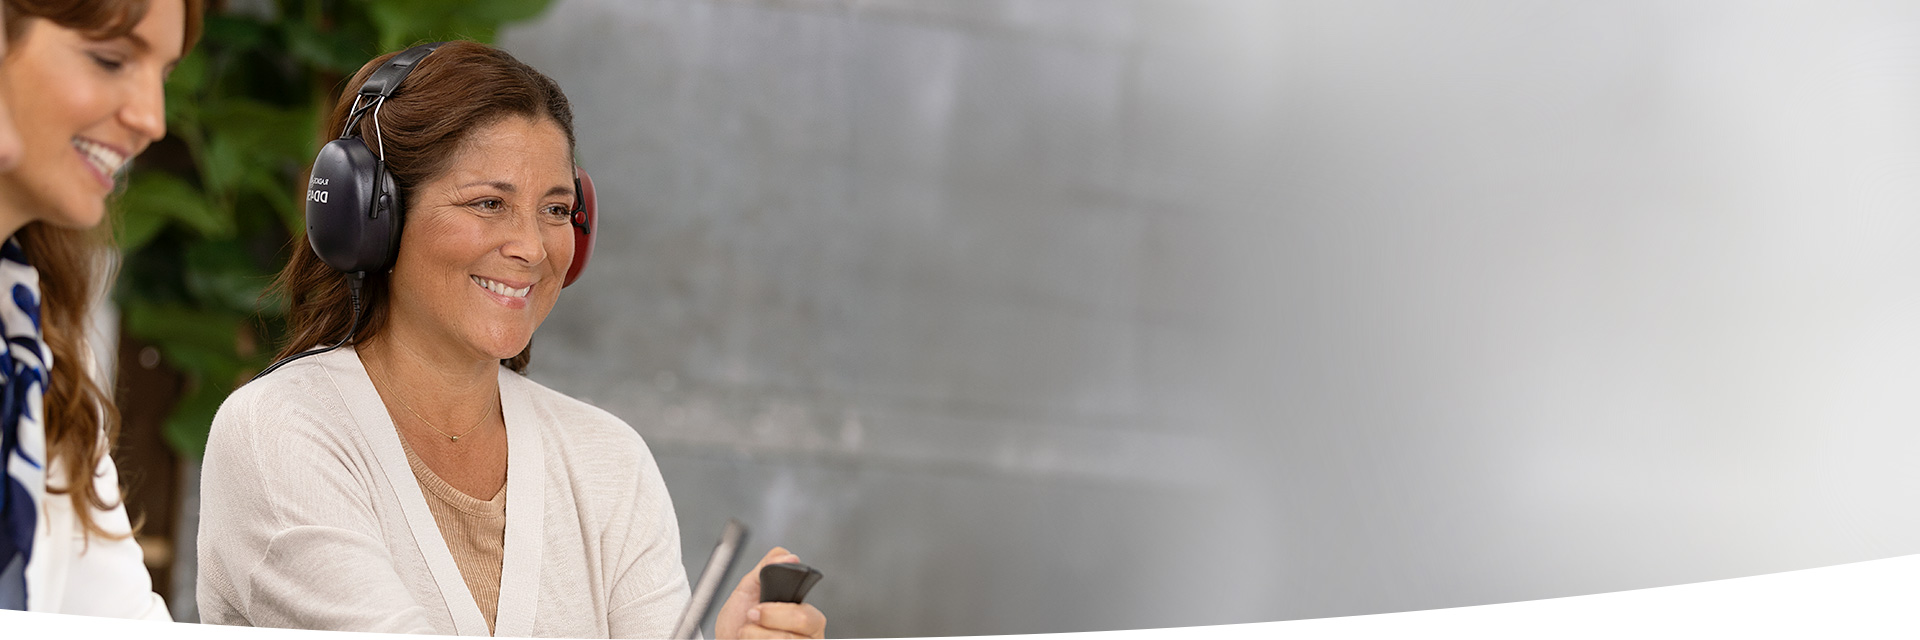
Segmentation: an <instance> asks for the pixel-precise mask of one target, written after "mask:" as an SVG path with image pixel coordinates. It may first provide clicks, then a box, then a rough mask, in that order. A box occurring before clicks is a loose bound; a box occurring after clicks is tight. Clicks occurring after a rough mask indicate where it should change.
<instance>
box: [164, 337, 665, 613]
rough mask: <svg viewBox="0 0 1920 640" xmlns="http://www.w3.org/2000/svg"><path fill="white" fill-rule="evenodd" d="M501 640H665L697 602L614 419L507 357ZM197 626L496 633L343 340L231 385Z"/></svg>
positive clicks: (203, 516)
mask: <svg viewBox="0 0 1920 640" xmlns="http://www.w3.org/2000/svg"><path fill="white" fill-rule="evenodd" d="M499 380H500V403H501V408H502V411H503V412H504V415H505V417H506V424H507V532H506V548H505V554H504V557H503V559H502V563H501V564H502V567H501V580H500V601H499V611H498V613H497V617H496V620H495V623H496V629H497V632H498V634H499V635H501V636H534V635H538V636H565V637H575V638H584V637H653V638H659V637H666V636H667V635H669V634H671V633H672V632H673V626H674V624H675V622H677V619H678V617H679V615H680V610H681V609H682V608H684V607H685V605H686V602H687V599H688V588H687V577H686V572H685V570H684V569H683V568H682V567H681V565H680V534H679V527H678V525H677V524H676V523H675V520H674V514H673V503H672V501H671V500H670V499H669V498H668V496H667V490H666V485H665V484H664V483H663V482H662V481H661V479H660V471H659V469H658V467H656V466H655V465H654V461H653V455H652V454H651V453H649V452H648V450H647V446H646V444H645V443H644V442H642V441H641V439H640V436H639V435H638V434H636V433H634V431H633V429H632V428H631V427H629V426H627V424H626V423H624V422H622V421H621V420H620V419H619V418H615V417H613V416H612V415H611V414H608V413H607V412H605V411H601V410H599V409H597V408H594V407H593V406H590V405H588V404H586V403H583V402H580V401H578V400H574V399H572V398H569V397H567V396H565V395H562V394H560V393H558V392H556V391H553V390H551V389H548V388H546V387H543V386H541V385H539V384H538V383H535V382H533V381H531V380H528V379H526V378H524V377H521V376H520V375H519V374H516V373H513V372H512V371H509V370H506V369H505V368H502V369H501V370H500V378H499ZM200 486H201V488H200V494H201V498H200V499H201V505H200V535H199V540H200V558H199V562H200V576H199V588H198V592H199V593H198V595H199V604H200V616H201V620H202V621H204V622H208V623H213V624H235V625H251V626H262V627H290V628H304V629H329V630H351V631H387V632H425V633H438V634H449V635H453V634H458V635H482V636H484V635H487V623H486V621H485V620H484V619H483V618H482V617H481V615H480V609H479V607H478V606H476V605H475V604H474V601H473V596H472V595H471V594H470V593H469V592H468V590H467V585H466V583H465V581H463V580H462V579H461V577H460V571H459V569H458V568H457V567H455V565H454V561H453V557H452V555H451V554H450V553H449V552H448V551H447V545H446V543H445V541H444V540H443V539H442V538H441V537H440V531H439V529H438V527H436V526H435V525H434V522H433V515H432V514H431V513H430V512H429V511H428V508H427V504H426V499H425V498H424V497H423V495H422V494H421V491H420V485H419V483H418V482H417V481H416V480H415V479H414V476H413V472H412V471H411V469H410V468H409V467H408V466H407V460H406V454H405V453H404V452H403V451H402V449H401V448H400V440H399V435H398V434H397V433H396V432H395V431H394V427H393V423H392V422H391V420H390V418H389V417H388V415H387V412H386V410H385V408H384V407H383V406H382V405H381V403H380V397H379V395H378V394H376V393H375V392H374V389H373V383H372V382H371V381H370V380H369V379H368V377H367V373H366V370H365V369H364V368H362V367H361V365H360V359H359V357H358V356H357V355H355V354H354V352H353V350H352V349H351V348H346V349H340V350H338V351H334V352H331V353H325V354H321V355H317V356H312V357H308V358H306V359H303V360H299V361H296V362H294V363H291V364H288V365H287V366H285V367H283V368H281V370H279V371H277V372H275V373H273V374H272V375H269V376H267V377H265V378H262V379H260V380H258V381H255V382H253V383H250V384H248V385H246V386H245V387H242V388H241V389H240V390H238V391H235V392H234V393H233V395H232V396H230V397H228V398H227V400H226V402H224V403H222V404H221V405H220V412H219V414H218V415H216V416H215V417H214V420H213V429H212V435H211V437H210V439H209V440H208V442H207V453H206V458H205V460H204V462H203V466H202V470H201V476H200Z"/></svg>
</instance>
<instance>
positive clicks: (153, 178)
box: [118, 171, 230, 249]
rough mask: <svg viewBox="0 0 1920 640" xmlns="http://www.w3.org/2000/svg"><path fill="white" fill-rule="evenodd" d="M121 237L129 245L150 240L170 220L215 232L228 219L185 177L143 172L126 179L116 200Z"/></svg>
mask: <svg viewBox="0 0 1920 640" xmlns="http://www.w3.org/2000/svg"><path fill="white" fill-rule="evenodd" d="M118 206H119V207H120V211H121V214H120V219H121V220H123V223H122V224H123V230H124V231H125V235H124V236H122V238H123V241H124V242H126V246H127V247H128V248H129V249H132V248H138V247H140V246H142V245H145V244H146V243H147V241H149V240H151V239H152V238H153V236H154V234H156V233H158V232H159V230H160V228H161V227H163V226H165V224H166V223H167V222H169V221H176V222H179V223H181V224H184V225H186V226H187V227H188V228H191V229H193V230H195V231H198V232H200V233H202V234H208V235H211V234H216V233H219V232H220V231H221V230H223V229H226V228H227V227H228V226H229V224H230V221H229V220H227V219H226V216H225V215H224V214H223V213H222V212H220V211H219V210H217V208H216V207H214V206H213V204H212V203H209V202H207V198H206V195H205V194H203V193H201V192H200V190H198V189H195V188H194V187H193V185H190V184H187V181H185V180H181V179H180V178H178V177H176V176H174V175H172V174H166V173H159V172H151V171H149V172H142V173H136V174H134V175H133V177H132V178H129V179H128V183H127V192H126V193H124V194H121V196H120V198H119V200H118Z"/></svg>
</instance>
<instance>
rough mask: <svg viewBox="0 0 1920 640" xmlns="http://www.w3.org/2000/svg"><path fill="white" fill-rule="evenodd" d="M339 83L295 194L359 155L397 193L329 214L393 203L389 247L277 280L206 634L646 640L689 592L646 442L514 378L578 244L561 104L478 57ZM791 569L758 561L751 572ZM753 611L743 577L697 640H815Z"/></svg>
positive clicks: (212, 544)
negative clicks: (709, 630) (707, 638)
mask: <svg viewBox="0 0 1920 640" xmlns="http://www.w3.org/2000/svg"><path fill="white" fill-rule="evenodd" d="M402 56H405V57H402ZM390 61H392V63H391V64H389V62H390ZM347 86H348V87H354V88H356V89H355V92H354V93H349V94H348V95H347V96H346V97H345V98H343V99H342V100H341V101H340V104H339V105H337V106H336V107H335V109H334V110H333V114H332V117H331V119H330V121H329V122H328V124H327V125H326V128H325V129H324V131H326V132H327V134H328V135H329V137H331V136H333V135H340V132H343V131H344V132H346V135H345V136H344V137H342V138H341V139H339V140H335V141H332V142H329V143H328V145H327V146H326V147H325V148H323V150H322V152H321V159H322V160H321V161H316V163H315V170H314V175H313V177H312V178H311V179H310V180H309V186H312V187H317V188H323V189H324V190H325V192H326V193H328V194H329V197H328V198H327V199H328V200H338V199H340V198H341V197H342V195H341V194H345V193H348V192H349V191H348V190H347V189H345V188H344V187H343V185H344V184H346V183H349V182H351V183H354V184H361V183H363V182H364V183H367V184H372V183H375V182H377V181H378V180H379V178H377V177H373V176H370V175H363V174H359V173H354V172H351V171H341V172H340V173H334V171H335V170H334V169H329V168H326V167H331V166H335V165H333V164H330V163H333V162H335V160H332V159H333V158H351V157H360V158H365V159H367V164H368V165H372V164H373V163H374V162H375V161H373V160H372V158H373V157H374V156H373V155H371V154H372V153H373V152H374V151H375V150H377V151H378V153H379V156H378V157H380V158H382V159H383V162H381V163H380V165H379V166H380V168H381V170H384V171H385V172H386V173H388V174H390V175H391V177H392V184H393V189H394V191H396V192H397V193H382V194H380V195H377V196H374V197H372V198H370V199H369V200H368V201H366V202H364V203H362V202H354V203H349V204H347V205H346V206H350V207H352V208H350V209H348V210H347V215H346V216H345V218H346V219H348V220H351V221H354V222H353V223H354V224H359V222H358V221H360V220H363V219H368V220H370V219H373V216H372V215H370V214H376V213H378V212H380V211H388V212H390V213H389V214H385V215H388V220H390V221H391V222H390V224H392V225H397V226H398V228H399V230H398V234H399V244H398V247H397V249H395V250H393V251H394V253H391V254H389V253H387V251H388V249H387V247H388V246H389V243H388V241H387V239H386V238H387V236H386V232H385V231H381V232H379V233H375V234H372V235H375V236H378V237H377V238H376V239H375V240H373V241H370V242H368V243H367V246H366V247H362V246H361V245H360V244H358V243H356V242H351V241H345V240H343V241H342V242H341V243H340V244H343V245H347V244H350V245H352V249H355V250H347V249H343V248H342V247H339V246H335V244H334V241H333V240H331V239H322V240H317V241H314V242H312V243H310V242H308V241H306V240H305V239H303V240H300V241H296V242H295V246H294V248H293V252H294V255H293V258H292V259H291V260H290V261H289V263H288V264H287V267H286V269H285V270H284V271H282V272H281V275H280V281H279V284H278V286H279V287H280V288H281V289H282V291H284V292H285V293H286V296H287V300H288V301H289V303H290V309H289V311H288V317H289V322H288V332H289V333H290V334H291V335H292V339H291V341H290V342H289V343H288V344H287V345H286V346H285V347H284V348H283V349H282V350H281V357H282V363H285V366H284V367H281V368H280V369H279V370H278V372H276V373H273V374H272V375H265V376H263V377H262V378H260V379H258V380H256V381H254V382H250V383H248V384H247V385H246V386H244V387H242V388H241V389H240V390H238V391H236V392H234V394H233V395H232V396H230V397H228V398H227V400H226V402H225V403H223V404H222V405H221V406H220V412H219V414H218V415H217V416H216V417H215V418H214V421H213V427H212V429H211V432H210V435H209V438H208V441H207V452H206V457H205V459H204V462H203V466H202V471H201V517H200V535H199V542H200V556H199V561H200V582H199V589H198V596H199V604H200V613H201V617H202V620H204V621H206V622H210V623H217V624H239V625H253V626H274V627H297V628H310V629H331V630H351V631H392V632H426V633H439V634H461V635H487V634H493V635H502V636H528V635H540V636H563V637H643V638H659V637H666V636H667V635H669V634H671V633H672V632H673V631H674V626H675V623H676V622H677V617H678V616H679V614H680V613H681V609H682V608H683V607H684V606H685V604H686V602H687V600H688V599H689V597H688V587H687V578H686V573H685V571H684V569H682V567H681V565H680V558H681V556H680V539H679V528H678V526H677V525H676V523H675V518H674V512H673V504H672V501H671V500H670V499H669V497H668V496H667V490H666V485H665V483H664V482H663V481H662V480H661V477H660V472H659V469H658V468H657V467H656V466H655V465H654V460H653V456H652V454H651V453H650V452H649V451H648V449H647V446H646V443H645V442H643V441H642V440H641V438H640V436H639V435H638V434H637V433H636V432H635V431H634V429H633V427H631V426H629V425H627V424H626V423H625V422H622V421H621V420H620V419H619V418H616V417H614V416H613V415H611V414H608V413H607V412H605V411H602V410H600V409H598V408H595V407H593V406H591V405H588V404H586V403H584V402H581V401H579V400H575V399H573V398H570V397H567V396H565V395H563V394H560V393H558V392H556V391H553V390H552V389H548V388H546V387H544V386H541V385H540V384H538V383H535V382H533V381H531V380H528V379H527V378H525V377H524V376H522V375H520V374H522V373H524V372H525V371H526V368H527V364H528V361H529V358H530V353H531V352H530V349H531V346H530V345H531V342H532V340H533V333H534V330H535V329H537V328H539V326H540V323H541V322H542V321H544V320H545V319H546V317H547V314H548V312H550V311H552V310H553V306H554V302H555V301H556V300H557V299H558V298H559V296H560V289H561V287H563V286H565V284H566V282H567V280H568V276H569V273H570V271H571V270H572V268H573V263H574V260H573V258H574V254H575V251H576V250H582V248H580V247H576V242H578V241H579V239H581V238H584V237H585V236H583V235H576V231H575V224H576V223H577V222H578V221H579V218H576V212H578V211H584V210H585V208H586V207H584V206H578V205H583V204H584V201H585V198H584V194H585V193H587V192H588V190H587V189H586V188H585V187H584V184H583V183H576V182H575V179H576V176H577V175H578V174H577V173H576V170H575V169H574V166H573V147H574V135H573V113H572V109H571V107H569V106H568V103H567V99H566V96H565V95H563V94H562V93H561V92H560V87H559V86H558V85H557V84H555V83H554V81H553V80H552V79H549V78H548V77H546V76H545V75H542V74H540V72H538V71H535V70H533V69H532V68H531V67H528V66H527V65H525V64H522V63H521V62H520V61H518V60H515V59H514V58H513V57H512V56H510V55H508V54H507V53H506V52H504V51H500V50H498V49H494V48H491V47H487V46H485V45H481V44H477V43H472V42H450V43H442V44H438V45H423V46H421V47H416V48H414V49H409V50H408V51H405V52H402V53H399V54H394V55H389V56H383V57H381V58H378V59H375V60H374V61H373V62H370V63H368V64H367V66H366V67H364V68H362V69H361V70H360V73H359V74H358V75H357V76H355V77H354V79H353V80H352V81H350V82H349V83H348V85H347ZM368 87H371V89H369V88H368ZM383 88H384V91H383ZM367 92H371V93H367ZM356 96H357V97H356ZM369 96H374V97H372V98H371V99H369ZM355 134H357V136H358V137H354V135H355ZM341 147H346V148H345V149H342V148H341ZM336 153H337V154H338V155H334V154H336ZM355 154H358V155H355ZM352 162H355V161H351V160H340V161H338V163H339V166H357V165H353V164H352ZM366 168H367V169H368V170H369V171H371V170H373V167H372V166H368V167H366ZM342 173H345V174H348V175H341V174H342ZM361 178H367V179H366V180H364V181H363V180H361ZM576 190H580V191H581V193H576ZM320 191H321V189H316V192H315V193H316V194H317V193H318V192H320ZM390 196H397V198H390ZM309 198H310V200H311V202H313V203H314V204H310V205H309V208H308V216H309V217H308V229H309V231H310V233H311V235H312V237H314V238H334V237H335V234H333V231H336V229H334V228H333V227H332V226H330V225H331V224H332V223H331V222H328V221H330V220H334V219H335V218H333V217H332V216H333V215H334V208H335V207H338V206H342V204H341V203H340V202H324V203H323V202H321V199H320V198H319V197H318V196H317V195H310V196H309ZM356 199H357V198H356ZM382 202H384V203H387V204H386V205H381V204H376V203H382ZM316 211H317V212H318V214H317V215H316ZM368 224H371V223H368ZM381 224H389V223H381ZM589 226H590V225H589ZM383 228H385V227H383ZM360 229H361V228H360V227H355V230H356V231H358V230H360ZM339 237H340V238H348V239H352V240H360V239H364V238H365V237H366V236H364V235H362V234H359V233H342V234H339ZM322 246H325V247H326V248H324V249H320V250H319V251H316V249H319V248H320V247H322ZM363 248H364V249H368V251H366V252H362V251H358V250H357V249H363ZM336 250H338V251H336ZM335 267H339V268H340V269H341V270H336V269H335ZM342 270H346V271H351V273H343V272H342ZM363 303H364V304H363ZM363 307H364V309H363ZM363 322H364V324H363V325H362V323H363ZM322 345H336V346H338V347H339V348H338V349H333V348H331V347H325V348H319V349H316V348H317V347H322ZM302 355H312V356H313V357H304V358H301V359H298V360H291V358H295V357H298V356H302ZM797 560H798V558H797V557H796V556H794V555H792V554H789V553H787V552H786V551H785V550H783V549H778V548H776V549H774V550H773V551H771V552H769V553H768V554H767V556H766V557H765V558H764V559H763V560H762V561H761V562H762V564H767V563H773V562H792V561H797ZM758 596H759V578H758V572H757V571H752V572H749V573H748V577H747V578H746V579H744V580H743V581H742V582H741V584H740V587H739V588H738V589H736V590H735V592H734V594H733V597H732V598H731V599H730V600H729V601H728V603H727V605H726V606H725V607H723V608H722V610H721V613H720V618H719V620H718V621H717V622H716V627H715V635H716V636H718V637H721V638H755V637H765V638H789V637H820V636H822V635H823V634H824V633H825V627H826V618H825V616H824V615H823V614H821V613H820V610H819V609H816V608H814V607H813V606H812V605H806V604H792V603H779V602H772V603H760V602H758V600H759V598H758Z"/></svg>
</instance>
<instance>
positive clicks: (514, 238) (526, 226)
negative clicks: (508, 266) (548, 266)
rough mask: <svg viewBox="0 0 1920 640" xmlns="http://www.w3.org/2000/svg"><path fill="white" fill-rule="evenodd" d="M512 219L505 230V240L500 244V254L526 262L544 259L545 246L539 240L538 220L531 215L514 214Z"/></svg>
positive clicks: (545, 255)
mask: <svg viewBox="0 0 1920 640" xmlns="http://www.w3.org/2000/svg"><path fill="white" fill-rule="evenodd" d="M513 220H514V221H513V223H511V224H509V225H508V227H510V228H509V229H507V230H506V233H507V237H506V239H505V242H502V243H501V244H500V254H501V255H504V256H506V257H509V258H513V259H515V260H519V261H522V262H525V263H527V264H540V263H541V262H543V261H545V260H546V259H547V246H546V243H544V242H541V237H540V222H539V221H538V220H535V219H533V217H532V216H514V217H513Z"/></svg>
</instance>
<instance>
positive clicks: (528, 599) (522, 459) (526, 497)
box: [315, 347, 547, 637]
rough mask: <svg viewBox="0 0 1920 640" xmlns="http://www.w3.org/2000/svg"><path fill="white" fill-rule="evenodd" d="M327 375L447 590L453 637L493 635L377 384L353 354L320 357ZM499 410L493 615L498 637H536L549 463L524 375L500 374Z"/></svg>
mask: <svg viewBox="0 0 1920 640" xmlns="http://www.w3.org/2000/svg"><path fill="white" fill-rule="evenodd" d="M315 360H318V361H319V362H320V363H321V364H322V365H323V366H324V367H325V370H326V372H327V374H328V376H329V377H330V378H332V380H333V383H334V385H335V386H336V388H338V390H339V391H340V395H341V397H342V398H345V399H346V400H347V410H348V411H349V412H350V413H351V414H352V416H353V421H354V423H355V424H356V425H357V426H358V427H359V428H360V433H361V435H362V436H363V437H365V438H366V439H367V442H368V443H369V445H370V446H372V447H373V453H374V460H375V462H376V463H377V464H378V466H379V467H380V472H381V473H382V475H384V476H385V477H386V480H387V486H388V487H389V488H391V490H392V491H393V492H394V498H395V499H396V500H397V501H398V502H399V503H400V509H401V512H402V513H404V514H405V515H406V523H407V528H408V530H409V532H410V533H412V534H413V541H414V544H415V545H416V546H417V547H418V548H419V551H420V555H421V556H422V557H424V558H426V561H427V568H428V570H429V571H431V572H432V574H433V582H434V584H435V585H437V586H438V587H439V588H440V597H441V598H442V599H443V600H445V605H446V611H447V612H448V613H449V614H450V615H451V616H452V617H453V627H454V632H455V633H457V634H459V635H463V636H485V635H489V633H488V630H487V621H486V618H484V617H482V615H481V613H480V606H479V605H478V604H475V603H474V601H473V593H472V592H471V591H468V590H467V582H466V580H463V579H461V577H460V568H459V566H458V565H456V564H455V563H454V561H453V553H452V552H450V551H448V550H447V543H446V540H445V539H444V538H442V537H441V536H440V528H439V526H437V525H436V524H434V521H433V512H432V511H430V510H428V508H427V500H426V496H425V494H423V493H421V490H420V483H419V481H418V480H417V479H416V478H414V476H413V469H412V468H411V467H409V466H408V465H407V455H406V451H405V450H403V449H401V448H400V433H399V432H398V431H396V430H395V429H394V426H393V419H392V417H391V416H389V415H388V414H387V411H386V407H385V406H384V405H382V404H381V402H380V394H379V392H378V391H375V390H374V387H373V380H372V379H371V378H369V377H368V376H367V370H366V367H364V366H363V365H361V363H360V357H359V355H358V354H357V353H355V351H354V350H353V348H352V347H346V348H342V349H339V350H337V351H334V352H332V353H325V354H321V355H319V356H315ZM499 376H500V377H499V381H500V410H501V413H502V417H504V418H505V420H506V427H507V531H506V539H505V541H504V542H505V544H504V545H503V548H504V549H503V552H502V557H501V566H500V602H499V605H498V607H497V608H496V610H495V612H494V629H493V634H494V635H499V636H501V637H527V636H531V635H533V621H534V615H535V613H537V611H536V605H537V604H538V602H537V600H536V594H537V592H538V591H539V588H540V561H541V560H540V552H541V549H542V547H544V546H545V545H544V542H543V541H544V538H545V535H544V529H545V520H546V518H545V513H546V506H545V505H546V482H545V479H546V475H547V474H546V455H545V447H544V443H543V442H542V440H541V437H540V428H541V427H540V425H539V424H538V423H537V422H536V421H535V418H534V412H533V407H532V398H531V397H530V393H531V391H532V385H531V383H529V382H528V381H527V380H526V379H525V378H522V377H521V376H520V374H517V373H514V372H513V371H511V370H509V369H507V368H506V367H501V368H500V374H499Z"/></svg>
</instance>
